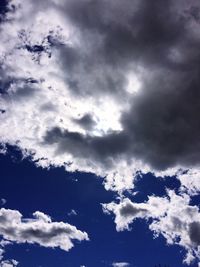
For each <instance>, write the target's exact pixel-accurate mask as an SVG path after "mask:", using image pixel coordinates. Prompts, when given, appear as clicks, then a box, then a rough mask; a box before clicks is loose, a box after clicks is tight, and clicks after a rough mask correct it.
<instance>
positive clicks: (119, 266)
mask: <svg viewBox="0 0 200 267" xmlns="http://www.w3.org/2000/svg"><path fill="white" fill-rule="evenodd" d="M112 266H113V267H127V266H130V263H128V262H113V264H112Z"/></svg>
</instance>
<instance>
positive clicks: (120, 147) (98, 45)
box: [45, 0, 200, 170]
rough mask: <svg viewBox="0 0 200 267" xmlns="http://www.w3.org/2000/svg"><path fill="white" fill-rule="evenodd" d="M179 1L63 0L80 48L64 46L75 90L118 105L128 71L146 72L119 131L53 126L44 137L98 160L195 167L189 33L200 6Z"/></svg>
mask: <svg viewBox="0 0 200 267" xmlns="http://www.w3.org/2000/svg"><path fill="white" fill-rule="evenodd" d="M181 3H182V2H181V1H177V3H176V4H175V3H174V1H170V0H167V1H163V0H159V1H155V2H150V1H147V0H143V1H128V0H127V1H126V2H125V3H122V2H121V1H109V2H107V1H98V0H97V1H89V0H88V1H84V2H81V3H80V1H66V2H65V12H66V14H67V16H68V17H69V18H70V20H71V21H72V22H73V23H74V24H75V25H77V27H78V28H79V29H81V32H82V43H81V45H82V47H83V51H82V50H78V49H76V48H69V47H65V48H63V50H62V55H63V62H64V63H63V64H64V65H63V66H64V67H65V70H66V72H67V71H68V72H69V78H67V79H66V81H67V82H68V84H69V86H70V87H71V88H72V89H73V91H74V92H75V93H79V94H89V93H91V94H94V95H98V94H112V96H113V97H116V98H117V99H118V101H119V102H120V101H121V102H122V105H123V100H122V99H126V97H127V95H126V93H125V86H126V82H125V80H126V79H125V75H126V72H127V71H129V70H131V69H133V70H134V68H136V67H137V66H142V68H144V74H143V76H142V88H141V91H140V92H139V93H138V94H137V95H136V96H134V97H133V99H132V100H131V101H132V103H131V107H130V109H129V110H128V111H126V112H124V113H123V114H122V116H121V124H122V128H123V130H122V132H120V133H116V132H112V133H108V135H106V136H103V137H92V136H83V135H81V134H79V133H70V132H68V131H65V130H60V131H59V133H58V129H57V130H56V131H57V133H56V131H55V129H52V130H50V131H49V132H48V133H47V136H46V138H45V140H46V141H47V142H49V140H50V139H51V140H52V138H53V139H54V141H56V142H57V143H59V142H61V143H62V144H61V145H59V147H60V150H62V152H63V150H64V148H66V149H67V150H69V151H70V152H72V153H75V152H74V151H72V150H76V151H79V154H82V155H83V154H84V155H87V156H89V157H92V156H94V155H98V159H99V160H102V161H106V159H107V160H110V158H113V160H114V159H115V157H116V155H117V156H118V155H121V156H122V157H125V158H126V159H130V158H136V159H139V160H142V161H143V162H145V163H147V164H149V165H151V166H152V167H153V168H155V169H159V170H164V169H167V168H168V167H173V166H176V165H182V166H187V167H190V166H192V165H199V158H200V152H199V151H200V139H199V136H200V123H199V118H198V114H199V113H200V101H199V99H200V89H199V88H200V78H199V77H200V76H199V73H200V66H199V59H200V53H199V48H200V40H199V39H198V38H197V36H195V34H194V32H193V33H192V30H191V29H192V28H191V27H193V30H194V31H195V30H196V29H195V27H198V26H199V24H198V25H196V24H195V25H194V23H199V6H198V3H197V2H196V1H192V3H190V4H184V5H181ZM184 3H185V2H184ZM86 48H88V50H85V49H86ZM88 81H89V82H88ZM129 101H130V99H129ZM86 120H87V121H88V123H89V124H90V123H91V124H92V121H91V120H90V118H89V117H88V118H87V117H85V118H83V119H82V120H80V121H79V124H81V123H82V124H83V125H82V126H83V127H85V125H86V124H85V123H87V122H86ZM84 121H85V122H84ZM64 131H65V134H63V133H62V134H61V132H64ZM56 135H57V137H56ZM53 136H54V137H53ZM70 143H71V144H70ZM72 144H73V145H72ZM61 148H62V149H61ZM75 154H77V153H75Z"/></svg>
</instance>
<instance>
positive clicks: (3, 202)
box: [0, 198, 7, 206]
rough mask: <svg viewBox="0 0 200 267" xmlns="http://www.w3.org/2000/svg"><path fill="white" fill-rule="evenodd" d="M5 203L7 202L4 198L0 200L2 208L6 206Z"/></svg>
mask: <svg viewBox="0 0 200 267" xmlns="http://www.w3.org/2000/svg"><path fill="white" fill-rule="evenodd" d="M6 202H7V200H6V199H5V198H2V199H1V202H0V203H1V205H2V206H4V205H5V204H6Z"/></svg>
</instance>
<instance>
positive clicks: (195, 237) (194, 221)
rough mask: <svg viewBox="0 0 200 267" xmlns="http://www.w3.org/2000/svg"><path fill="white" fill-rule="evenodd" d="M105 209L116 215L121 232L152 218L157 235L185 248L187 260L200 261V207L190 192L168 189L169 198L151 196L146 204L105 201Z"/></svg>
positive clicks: (169, 242) (151, 223)
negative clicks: (139, 220) (107, 202)
mask: <svg viewBox="0 0 200 267" xmlns="http://www.w3.org/2000/svg"><path fill="white" fill-rule="evenodd" d="M103 209H104V212H106V213H113V214H114V215H115V223H116V229H117V231H123V230H130V229H131V228H130V225H131V224H132V223H133V221H134V220H135V219H138V218H140V219H145V220H148V221H149V228H150V230H152V231H153V232H154V235H155V236H158V235H163V236H164V237H165V239H166V241H167V243H168V244H169V245H173V244H177V245H180V246H182V247H183V248H185V250H186V252H187V254H186V257H185V259H184V262H185V263H187V264H190V263H191V262H192V261H193V260H194V259H195V258H198V259H199V260H200V253H199V252H200V212H199V208H198V207H197V206H192V205H190V197H189V196H188V195H187V194H182V195H177V194H176V193H175V192H174V191H168V192H167V196H166V197H156V196H149V198H148V201H146V202H144V203H134V202H132V201H130V200H129V199H128V198H124V199H122V200H121V201H120V202H119V203H116V202H111V203H109V204H103ZM180 215H181V216H180Z"/></svg>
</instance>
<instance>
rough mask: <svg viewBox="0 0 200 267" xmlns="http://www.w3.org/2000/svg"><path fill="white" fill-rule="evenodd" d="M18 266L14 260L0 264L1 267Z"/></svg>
mask: <svg viewBox="0 0 200 267" xmlns="http://www.w3.org/2000/svg"><path fill="white" fill-rule="evenodd" d="M17 265H18V262H17V261H16V260H5V261H2V262H0V266H1V267H15V266H17Z"/></svg>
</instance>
